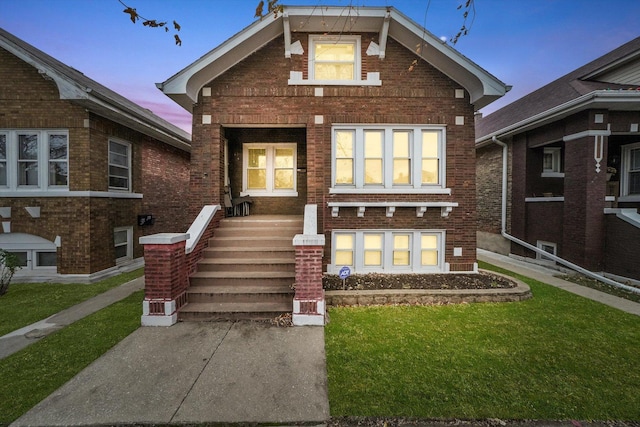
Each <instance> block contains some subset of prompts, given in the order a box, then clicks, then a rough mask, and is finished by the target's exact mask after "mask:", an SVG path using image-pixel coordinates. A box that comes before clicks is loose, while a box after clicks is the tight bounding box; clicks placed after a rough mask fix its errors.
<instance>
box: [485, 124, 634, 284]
mask: <svg viewBox="0 0 640 427" xmlns="http://www.w3.org/2000/svg"><path fill="white" fill-rule="evenodd" d="M491 140H492V141H493V142H494V143H496V144H498V145H499V146H501V147H502V217H501V221H502V230H501V231H500V234H502V237H504V238H505V239H507V240H510V241H512V242H514V243H517V244H519V245H520V246H524V247H525V248H527V249H529V250H532V251H534V252H535V253H538V254H540V255H544V256H545V257H547V258H551V259H552V260H554V261H555V262H557V263H558V264H562V265H564V266H566V267H569V268H571V269H572V270H575V271H577V272H579V273H582V274H584V275H585V276H588V277H591V278H592V279H596V280H599V281H601V282H604V283H606V284H607V285H611V286H613V287H616V288H620V289H624V290H626V291H629V292H633V293H636V294H640V288H635V287H633V286H628V285H625V284H623V283H620V282H616V281H615V280H611V279H609V278H608V277H604V276H602V275H600V274H597V273H594V272H592V271H589V270H586V269H584V268H582V267H580V266H579V265H576V264H574V263H572V262H570V261H567V260H565V259H562V258H560V257H558V256H556V255H553V254H550V253H549V252H546V251H543V250H542V249H540V248H538V247H536V246H533V245H532V244H530V243H527V242H525V241H524V240H520V239H518V238H517V237H514V236H512V235H510V234H508V233H507V175H508V171H507V157H508V147H507V144H505V143H504V142H502V141H500V140H499V139H498V138H496V137H495V136H493V137H491Z"/></svg>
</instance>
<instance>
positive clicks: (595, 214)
mask: <svg viewBox="0 0 640 427" xmlns="http://www.w3.org/2000/svg"><path fill="white" fill-rule="evenodd" d="M639 125H640V38H636V39H634V40H632V41H630V42H628V43H626V44H624V45H623V46H620V47H619V48H617V49H615V50H613V51H611V52H609V53H607V54H606V55H604V56H602V57H600V58H598V59H596V60H594V61H593V62H590V63H588V64H586V65H584V66H582V67H580V68H578V69H576V70H574V71H572V72H570V73H569V74H567V75H565V76H563V77H561V78H559V79H557V80H556V81H554V82H552V83H549V84H548V85H546V86H544V87H542V88H540V89H538V90H536V91H535V92H532V93H531V94H529V95H527V96H525V97H523V98H521V99H519V100H517V101H515V102H513V103H512V104H510V105H508V106H506V107H504V108H502V109H500V110H498V111H496V112H494V113H493V114H490V115H488V116H487V117H484V118H481V119H479V120H478V122H477V126H476V132H477V140H476V143H477V144H476V157H477V159H476V160H477V169H478V173H477V177H478V178H477V195H478V231H479V234H478V236H479V237H478V246H479V247H481V248H485V249H490V250H494V251H498V252H502V253H513V254H516V255H521V256H526V257H532V258H538V260H542V261H545V259H544V255H542V254H536V253H535V252H533V251H532V250H528V249H525V248H524V247H522V246H521V245H518V244H515V243H513V244H512V243H511V242H510V241H509V240H506V239H504V238H502V237H501V227H502V225H501V185H502V184H501V180H502V177H501V172H502V160H501V156H502V147H500V146H498V145H496V144H495V143H494V142H495V141H494V138H495V139H497V141H498V142H502V143H505V144H507V147H508V155H507V157H508V196H507V220H506V222H505V224H504V226H505V232H506V233H507V234H508V235H510V236H514V237H516V238H519V239H521V240H524V241H525V242H527V243H529V244H531V245H534V246H537V247H538V248H540V249H543V250H545V251H547V252H551V253H554V254H556V255H557V256H559V257H560V258H564V259H566V260H568V261H570V262H572V263H574V264H577V265H578V266H581V267H583V268H586V269H588V270H592V271H597V272H600V271H604V272H606V273H610V274H613V275H616V276H621V277H623V278H624V277H626V278H634V279H640V263H639V262H638V253H640V215H638V211H637V208H638V207H640V131H639Z"/></svg>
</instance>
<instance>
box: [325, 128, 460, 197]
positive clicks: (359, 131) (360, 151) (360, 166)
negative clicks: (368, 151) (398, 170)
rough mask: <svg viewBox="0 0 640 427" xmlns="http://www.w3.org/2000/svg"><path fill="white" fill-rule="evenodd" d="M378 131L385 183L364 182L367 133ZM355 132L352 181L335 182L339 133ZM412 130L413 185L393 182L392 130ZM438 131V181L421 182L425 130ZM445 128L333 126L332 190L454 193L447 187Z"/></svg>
mask: <svg viewBox="0 0 640 427" xmlns="http://www.w3.org/2000/svg"><path fill="white" fill-rule="evenodd" d="M371 130H378V131H382V132H383V143H382V144H383V150H384V153H383V162H382V167H383V184H382V185H373V184H365V182H364V133H365V132H366V131H371ZM340 131H343V132H344V131H347V132H349V131H350V132H353V134H354V144H353V174H354V175H353V178H354V183H353V184H338V183H336V168H337V167H336V156H337V149H336V133H337V132H340ZM395 131H399V132H407V131H408V132H409V133H410V141H411V147H410V150H411V158H410V162H411V167H412V170H411V179H410V182H411V184H393V132H395ZM423 131H429V132H436V133H437V135H438V153H439V155H438V160H439V162H438V165H439V170H438V183H435V184H423V183H422V160H423V157H422V132H423ZM446 145H447V144H446V127H445V126H437V125H353V124H339V125H334V126H333V127H332V131H331V182H332V187H331V188H330V189H329V192H330V193H335V194H389V193H394V194H396V193H397V194H400V193H403V194H411V193H419V194H451V189H450V188H447V187H446V175H447V164H446V163H447V162H446V158H447V155H446Z"/></svg>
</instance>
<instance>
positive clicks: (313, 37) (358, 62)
mask: <svg viewBox="0 0 640 427" xmlns="http://www.w3.org/2000/svg"><path fill="white" fill-rule="evenodd" d="M328 44H336V45H352V46H353V54H354V58H353V62H350V61H348V60H340V59H336V60H326V61H324V63H326V64H334V65H337V66H340V64H345V65H349V64H351V63H352V64H353V73H352V78H350V79H323V78H321V77H322V76H318V75H317V70H316V65H317V64H318V63H319V62H320V61H316V60H317V59H318V55H317V54H316V52H317V47H318V46H319V45H328ZM307 62H308V78H307V79H306V80H305V79H304V76H303V73H302V71H291V72H290V76H289V81H288V84H289V85H292V86H293V85H314V86H381V85H382V82H381V81H380V73H378V72H368V73H367V75H366V79H365V80H363V79H362V40H361V36H360V35H322V34H310V35H309V38H308V58H307Z"/></svg>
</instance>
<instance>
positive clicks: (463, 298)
mask: <svg viewBox="0 0 640 427" xmlns="http://www.w3.org/2000/svg"><path fill="white" fill-rule="evenodd" d="M486 272H487V273H490V274H495V275H497V276H500V277H503V278H506V279H508V280H510V281H512V282H514V283H515V284H516V286H515V287H513V288H491V289H376V290H345V291H325V300H326V303H327V305H331V306H367V305H393V304H409V305H439V304H464V303H474V302H516V301H523V300H527V299H529V298H531V297H533V295H532V294H531V289H530V288H529V285H527V284H526V283H524V282H523V281H521V280H518V279H516V278H513V277H511V276H506V275H504V274H500V273H496V272H494V271H486Z"/></svg>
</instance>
